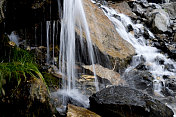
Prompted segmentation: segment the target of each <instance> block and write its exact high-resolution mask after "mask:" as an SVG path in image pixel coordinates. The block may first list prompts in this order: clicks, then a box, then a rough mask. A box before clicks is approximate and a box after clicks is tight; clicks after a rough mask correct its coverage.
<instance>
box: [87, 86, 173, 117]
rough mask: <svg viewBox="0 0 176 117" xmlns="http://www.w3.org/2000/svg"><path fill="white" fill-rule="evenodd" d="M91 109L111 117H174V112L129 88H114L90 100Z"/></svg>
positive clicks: (98, 93) (104, 90) (105, 90)
mask: <svg viewBox="0 0 176 117" xmlns="http://www.w3.org/2000/svg"><path fill="white" fill-rule="evenodd" d="M89 99H90V109H91V110H92V111H94V112H96V113H97V114H99V115H101V116H104V117H106V116H111V117H172V116H173V114H174V113H173V112H172V110H171V109H170V108H169V107H167V106H166V105H164V104H163V103H161V102H160V101H158V100H156V99H154V98H152V97H150V96H149V95H147V94H145V93H143V92H141V91H138V90H136V89H131V88H129V87H121V86H112V87H109V88H106V89H103V90H101V91H99V92H97V93H96V94H94V95H92V96H91V97H90V98H89Z"/></svg>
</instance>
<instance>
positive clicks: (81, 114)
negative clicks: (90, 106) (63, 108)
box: [67, 104, 100, 117]
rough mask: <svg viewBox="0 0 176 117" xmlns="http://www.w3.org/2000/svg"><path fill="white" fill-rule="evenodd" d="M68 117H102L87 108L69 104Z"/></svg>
mask: <svg viewBox="0 0 176 117" xmlns="http://www.w3.org/2000/svg"><path fill="white" fill-rule="evenodd" d="M67 117H100V116H99V115H97V114H96V113H94V112H91V111H89V110H87V109H85V108H81V107H77V106H74V105H71V104H68V111H67Z"/></svg>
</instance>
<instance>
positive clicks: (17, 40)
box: [8, 31, 19, 46]
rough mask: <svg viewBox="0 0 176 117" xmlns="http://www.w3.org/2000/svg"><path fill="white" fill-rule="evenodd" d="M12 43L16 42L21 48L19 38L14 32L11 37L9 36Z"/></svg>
mask: <svg viewBox="0 0 176 117" xmlns="http://www.w3.org/2000/svg"><path fill="white" fill-rule="evenodd" d="M8 37H9V39H10V41H12V42H14V43H15V44H16V45H17V46H19V36H18V35H17V34H16V33H15V31H12V32H11V34H10V35H8Z"/></svg>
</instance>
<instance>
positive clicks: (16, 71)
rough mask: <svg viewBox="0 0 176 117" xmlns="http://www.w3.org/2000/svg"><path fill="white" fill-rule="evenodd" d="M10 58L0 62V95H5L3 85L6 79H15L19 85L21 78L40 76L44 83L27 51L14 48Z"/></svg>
mask: <svg viewBox="0 0 176 117" xmlns="http://www.w3.org/2000/svg"><path fill="white" fill-rule="evenodd" d="M10 58H11V59H10V62H8V63H0V95H2V94H3V95H5V90H4V88H3V85H4V84H6V81H12V80H15V81H17V83H18V85H19V84H20V83H21V80H26V79H27V78H31V77H35V78H40V79H41V80H42V81H43V82H44V83H45V81H44V78H43V76H42V74H41V73H40V71H39V70H38V67H37V64H36V63H35V60H34V57H33V56H32V54H30V53H29V52H28V51H26V50H23V49H20V48H14V49H13V51H12V53H11V55H10Z"/></svg>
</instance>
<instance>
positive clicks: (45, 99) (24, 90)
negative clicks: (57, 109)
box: [0, 78, 54, 117]
mask: <svg viewBox="0 0 176 117" xmlns="http://www.w3.org/2000/svg"><path fill="white" fill-rule="evenodd" d="M9 112H10V113H9ZM53 112H54V108H52V107H51V105H50V102H49V93H48V90H47V87H46V85H45V84H44V82H43V81H42V80H41V79H37V78H31V79H30V80H27V81H24V82H22V83H20V85H19V86H18V88H14V89H9V88H8V90H6V95H5V96H3V97H1V100H0V116H8V117H9V116H11V117H26V116H28V117H32V116H37V117H43V116H45V117H51V116H53Z"/></svg>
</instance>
